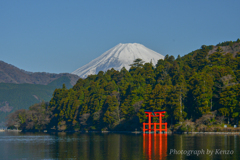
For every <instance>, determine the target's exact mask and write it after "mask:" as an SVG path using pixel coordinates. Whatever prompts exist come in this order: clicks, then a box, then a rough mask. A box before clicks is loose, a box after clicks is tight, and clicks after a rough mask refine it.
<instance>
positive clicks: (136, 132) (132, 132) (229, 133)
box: [0, 130, 240, 135]
mask: <svg viewBox="0 0 240 160" xmlns="http://www.w3.org/2000/svg"><path fill="white" fill-rule="evenodd" d="M4 131H5V132H22V133H31V131H22V130H3V131H2V132H4ZM0 132H1V130H0ZM40 132H42V133H127V134H129V133H130V134H143V132H142V131H48V130H43V131H40ZM32 133H36V132H32ZM146 134H148V133H146ZM150 134H154V133H150ZM156 134H195V135H196V134H218V135H219V134H225V135H240V132H167V133H156Z"/></svg>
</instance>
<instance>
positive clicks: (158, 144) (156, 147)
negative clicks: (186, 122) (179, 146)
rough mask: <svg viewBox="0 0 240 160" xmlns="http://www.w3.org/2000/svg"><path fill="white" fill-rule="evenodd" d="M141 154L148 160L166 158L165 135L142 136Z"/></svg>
mask: <svg viewBox="0 0 240 160" xmlns="http://www.w3.org/2000/svg"><path fill="white" fill-rule="evenodd" d="M143 153H144V155H145V157H146V159H149V160H152V159H158V160H165V159H166V157H167V134H143Z"/></svg>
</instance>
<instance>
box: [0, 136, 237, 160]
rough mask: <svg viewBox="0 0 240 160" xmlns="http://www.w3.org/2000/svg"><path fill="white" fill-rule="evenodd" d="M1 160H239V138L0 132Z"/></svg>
mask: <svg viewBox="0 0 240 160" xmlns="http://www.w3.org/2000/svg"><path fill="white" fill-rule="evenodd" d="M0 159H3V160H8V159H54V160H56V159H68V160H78V159H83V160H88V159H90V160H98V159H99V160H115V159H116V160H128V159H129V160H135V159H136V160H142V159H162V160H169V159H173V160H178V159H179V160H182V159H183V160H184V159H189V160H190V159H194V160H198V159H204V160H211V159H214V160H215V159H222V160H225V159H233V160H238V159H240V135H199V134H198V135H191V134H188V135H164V134H161V135H160V134H156V135H154V134H151V135H148V134H146V135H145V136H144V135H142V134H115V133H108V134H102V133H87V134H83V133H72V134H69V133H56V134H47V133H12V132H2V133H1V132H0Z"/></svg>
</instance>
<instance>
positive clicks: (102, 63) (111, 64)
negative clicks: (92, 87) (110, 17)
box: [72, 43, 164, 78]
mask: <svg viewBox="0 0 240 160" xmlns="http://www.w3.org/2000/svg"><path fill="white" fill-rule="evenodd" d="M137 58H141V59H142V60H143V61H145V62H150V61H151V60H152V63H153V64H154V65H156V64H157V61H158V60H159V59H163V58H164V56H163V55H161V54H159V53H157V52H155V51H153V50H151V49H149V48H147V47H145V46H144V45H142V44H138V43H125V44H122V43H119V44H118V45H116V46H115V47H113V48H111V49H110V50H108V51H106V52H105V53H103V54H102V55H101V56H99V57H98V58H96V59H94V60H92V61H91V62H89V63H88V64H86V65H84V66H82V67H80V68H78V69H76V70H75V71H74V72H72V74H77V75H78V76H80V77H81V78H86V77H87V76H88V75H91V74H97V73H98V72H99V71H107V70H108V69H111V68H114V69H115V70H121V69H122V67H125V68H126V69H127V70H128V69H129V68H130V66H129V65H130V64H132V63H133V61H134V60H135V59H137Z"/></svg>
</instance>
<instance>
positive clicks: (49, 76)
mask: <svg viewBox="0 0 240 160" xmlns="http://www.w3.org/2000/svg"><path fill="white" fill-rule="evenodd" d="M62 76H66V77H68V78H69V79H70V81H71V84H72V86H73V85H74V84H75V83H76V82H77V80H78V79H79V77H78V76H76V75H73V74H69V73H60V74H55V73H45V72H27V71H24V70H21V69H19V68H17V67H15V66H13V65H11V64H8V63H5V62H3V61H0V83H1V82H3V83H15V84H21V83H29V84H43V85H47V84H49V83H51V82H52V81H54V80H56V79H58V78H60V77H62Z"/></svg>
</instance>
